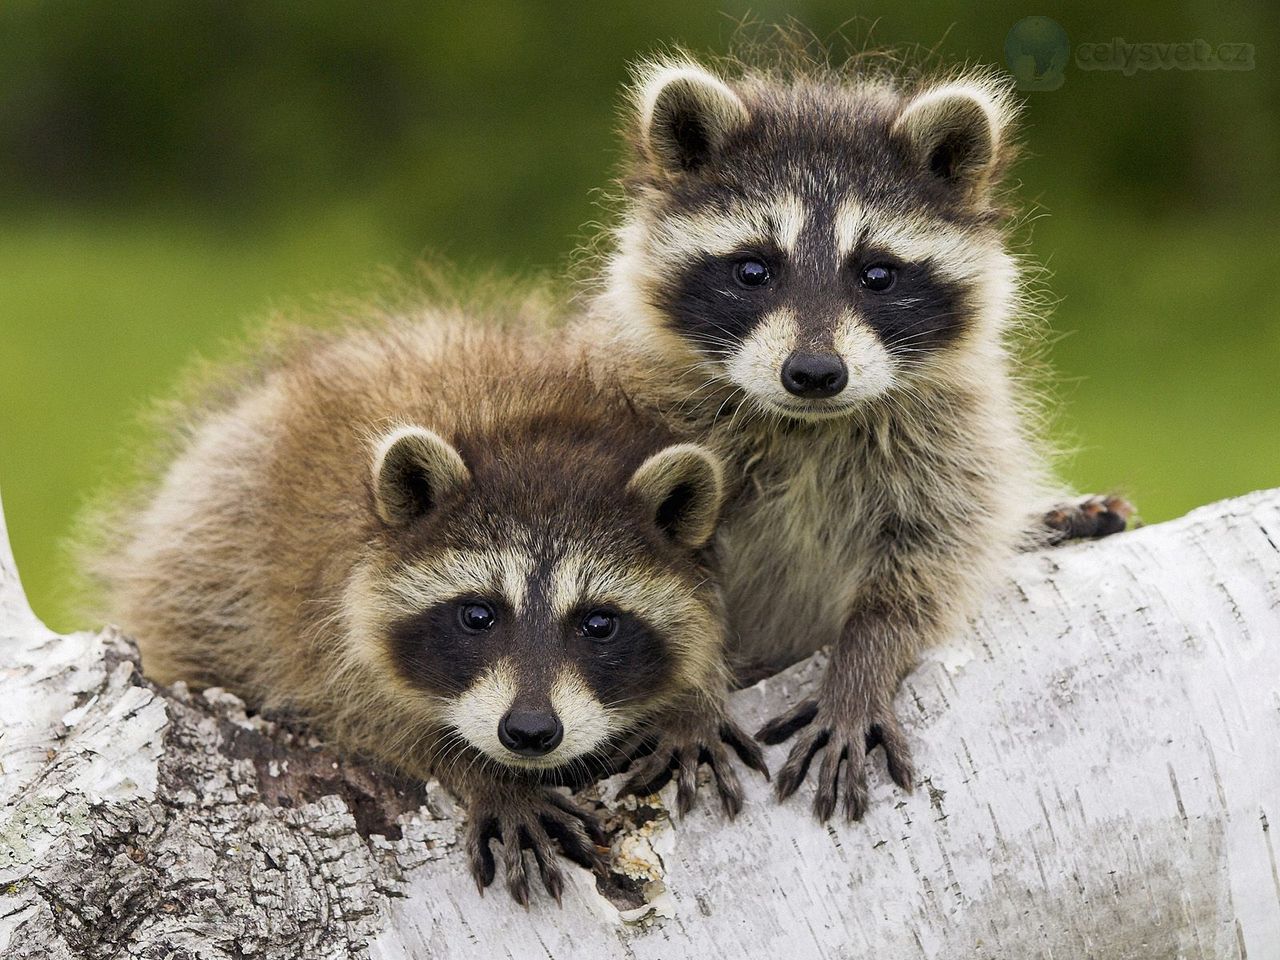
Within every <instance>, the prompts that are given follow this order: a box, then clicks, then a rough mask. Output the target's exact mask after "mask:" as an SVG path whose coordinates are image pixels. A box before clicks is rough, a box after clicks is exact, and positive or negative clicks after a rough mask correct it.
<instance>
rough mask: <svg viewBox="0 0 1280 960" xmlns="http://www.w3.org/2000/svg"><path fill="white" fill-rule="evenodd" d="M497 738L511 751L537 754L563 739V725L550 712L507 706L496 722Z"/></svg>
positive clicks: (556, 744)
mask: <svg viewBox="0 0 1280 960" xmlns="http://www.w3.org/2000/svg"><path fill="white" fill-rule="evenodd" d="M498 739H499V740H500V741H501V742H502V745H503V746H504V747H506V748H507V749H508V750H510V751H511V752H512V753H517V754H519V755H520V756H522V757H541V756H544V755H545V754H548V753H550V752H551V751H552V750H554V749H555V748H556V747H558V746H559V745H560V741H561V740H563V739H564V726H563V724H561V723H560V718H559V717H557V716H556V715H555V714H554V713H540V712H536V711H531V710H510V711H508V712H507V714H506V716H504V717H503V718H502V720H501V721H499V723H498Z"/></svg>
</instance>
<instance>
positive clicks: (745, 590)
mask: <svg viewBox="0 0 1280 960" xmlns="http://www.w3.org/2000/svg"><path fill="white" fill-rule="evenodd" d="M848 430H849V427H848V426H847V425H845V426H844V427H843V429H841V430H838V431H814V432H808V431H804V432H798V433H796V434H793V435H786V436H781V437H778V436H775V437H771V438H770V440H769V442H768V446H767V447H765V448H764V449H761V450H758V451H754V452H753V453H752V454H751V456H750V459H749V460H748V461H747V462H746V463H745V464H744V466H745V470H746V481H745V484H744V486H743V489H742V490H741V491H740V493H739V495H738V500H737V502H736V503H735V505H734V507H733V509H732V510H730V511H729V516H728V518H727V520H726V521H725V522H724V524H723V525H722V527H721V531H720V533H719V535H718V538H717V548H718V550H717V552H718V554H719V556H720V557H721V560H722V563H723V567H722V575H723V589H724V595H725V600H726V607H727V609H728V611H729V612H730V613H729V615H730V629H729V644H730V649H729V656H730V659H731V662H732V664H733V666H734V668H735V670H736V671H738V672H739V673H740V674H744V675H745V674H749V673H752V672H754V671H755V670H757V669H760V668H777V667H781V666H784V665H786V664H789V663H792V662H794V661H796V660H799V659H801V658H802V657H804V656H806V655H808V654H809V653H812V652H813V651H814V650H816V649H817V648H818V647H820V646H822V645H824V644H827V643H831V642H833V641H834V640H835V639H836V638H837V637H838V636H839V634H840V631H841V629H842V627H843V626H844V618H845V617H846V616H847V614H848V610H849V609H850V606H851V604H852V603H853V601H854V599H855V598H856V596H857V593H858V589H859V586H860V585H861V584H862V583H863V582H864V580H865V578H866V573H867V568H868V565H869V560H870V557H871V551H872V550H873V549H874V544H873V537H874V531H875V530H876V529H878V525H879V524H878V517H877V514H878V512H879V511H878V509H877V504H876V501H875V495H874V481H873V480H872V479H871V477H869V475H868V474H869V473H874V472H875V471H874V470H870V471H869V470H868V469H867V467H868V463H867V453H868V451H867V449H866V447H865V445H864V444H861V443H859V442H857V441H856V440H851V439H850V436H849V433H848ZM869 481H871V482H869Z"/></svg>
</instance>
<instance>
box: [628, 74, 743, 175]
mask: <svg viewBox="0 0 1280 960" xmlns="http://www.w3.org/2000/svg"><path fill="white" fill-rule="evenodd" d="M635 90H636V106H637V110H638V113H639V117H640V144H641V147H642V148H643V149H644V151H645V152H646V153H647V154H648V155H649V157H650V159H652V160H653V161H654V162H655V163H657V164H658V165H659V166H661V167H663V168H665V169H666V170H668V171H669V172H672V173H678V172H682V171H688V170H696V169H697V168H698V167H700V166H702V165H703V164H704V163H706V162H707V161H708V160H709V159H710V158H711V157H712V156H713V155H714V154H715V152H716V151H717V150H718V149H719V148H720V147H721V146H722V145H723V144H724V142H725V140H726V139H728V137H729V135H730V134H731V133H733V132H734V131H735V130H737V129H739V128H740V127H742V126H743V125H745V124H746V122H747V121H748V120H750V119H751V116H750V114H749V113H747V108H746V106H744V105H743V103H742V101H741V100H740V99H739V98H738V95H737V94H736V93H734V92H733V91H732V90H730V89H729V87H728V85H727V84H726V83H725V82H724V81H723V80H721V79H720V78H719V77H717V76H715V75H714V74H712V73H709V72H708V71H706V70H704V69H702V68H701V67H699V66H697V65H695V64H693V63H690V62H688V61H676V62H660V63H656V64H650V65H648V66H647V67H645V68H643V69H642V70H641V73H640V77H639V81H638V82H637V84H636V88H635Z"/></svg>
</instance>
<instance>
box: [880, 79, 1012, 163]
mask: <svg viewBox="0 0 1280 960" xmlns="http://www.w3.org/2000/svg"><path fill="white" fill-rule="evenodd" d="M1005 112H1006V111H1005V110H1004V108H1003V106H1002V103H1001V101H1000V100H999V99H998V98H997V97H996V96H994V95H993V92H992V91H988V90H986V89H984V88H983V87H981V86H977V85H972V84H965V83H956V84H947V85H945V86H941V87H935V88H934V89H932V90H926V91H925V92H924V93H921V94H919V95H918V96H916V97H915V98H914V99H912V100H911V102H910V103H908V104H907V106H906V109H904V110H903V111H902V114H901V115H900V116H899V117H898V119H897V120H896V121H895V122H894V124H893V133H894V135H895V136H898V137H900V138H902V139H903V140H904V141H905V142H906V144H907V146H908V148H909V149H910V150H911V152H912V154H913V155H914V156H915V157H916V158H917V159H918V160H919V162H920V164H921V166H923V167H924V168H925V169H927V170H928V171H929V172H930V173H932V174H933V175H934V176H937V177H940V178H941V179H943V180H945V181H947V182H948V183H951V184H955V185H956V186H960V187H964V188H980V187H982V186H983V185H985V183H986V181H987V179H988V178H989V176H990V173H991V171H992V169H993V167H994V166H995V161H996V157H997V153H998V151H999V147H1000V140H1001V136H1002V133H1003V130H1002V127H1003V125H1004V120H1003V117H1004V114H1005Z"/></svg>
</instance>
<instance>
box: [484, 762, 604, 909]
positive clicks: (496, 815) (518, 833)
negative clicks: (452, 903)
mask: <svg viewBox="0 0 1280 960" xmlns="http://www.w3.org/2000/svg"><path fill="white" fill-rule="evenodd" d="M493 840H497V841H498V842H499V843H501V844H502V863H503V871H504V873H505V875H506V881H507V890H508V891H510V893H511V896H512V897H514V898H515V900H516V902H517V903H519V904H520V905H521V906H522V907H526V908H527V907H528V906H529V875H528V871H527V866H528V864H527V861H526V859H525V855H524V854H525V851H526V850H527V851H531V852H532V854H533V861H534V864H535V865H536V866H537V869H538V875H539V876H540V877H541V878H542V885H543V886H544V887H546V889H547V892H548V893H549V894H551V896H553V897H554V898H555V901H556V903H557V904H559V903H560V898H561V896H562V895H563V893H564V873H563V872H561V870H560V867H559V866H558V865H557V863H556V860H557V856H556V854H557V850H558V851H559V853H561V854H563V855H564V856H566V857H568V858H569V859H570V860H572V861H573V862H574V863H577V864H579V865H580V866H583V867H586V868H587V869H588V870H591V871H592V872H594V873H596V874H603V873H604V870H605V861H604V857H603V854H602V851H604V850H607V849H608V844H607V843H606V840H605V835H604V829H603V828H602V827H601V825H600V821H599V820H598V819H596V817H595V815H594V814H592V813H590V812H588V811H586V810H583V809H582V808H580V807H578V806H577V805H576V804H574V803H573V802H572V801H571V800H570V799H569V798H568V797H565V796H563V795H561V794H559V793H557V792H556V791H554V790H551V789H549V788H547V787H541V786H514V785H504V786H503V788H502V789H501V790H496V789H495V790H494V791H492V792H488V793H485V794H483V795H476V796H473V797H472V798H471V802H470V808H469V815H468V826H467V858H468V860H469V861H470V865H471V876H472V877H474V878H475V881H476V887H477V888H478V889H479V891H480V894H481V895H482V896H483V895H484V890H485V887H487V886H489V884H491V883H492V882H493V878H494V875H495V873H496V872H497V866H496V863H495V859H494V854H493V850H492V849H491V848H490V846H489V845H490V843H491V842H492V841H493Z"/></svg>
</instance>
